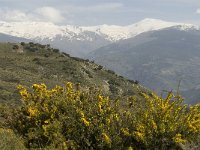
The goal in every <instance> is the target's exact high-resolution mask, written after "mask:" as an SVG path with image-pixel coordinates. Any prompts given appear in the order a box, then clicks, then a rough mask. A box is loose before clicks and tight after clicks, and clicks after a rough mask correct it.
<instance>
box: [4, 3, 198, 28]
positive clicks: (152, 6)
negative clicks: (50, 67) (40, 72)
mask: <svg viewBox="0 0 200 150" xmlns="http://www.w3.org/2000/svg"><path fill="white" fill-rule="evenodd" d="M0 14H1V15H0V21H7V22H13V21H17V22H18V21H19V22H20V21H42V22H52V23H55V24H58V25H68V24H69V25H82V26H91V25H101V24H109V25H129V24H133V23H135V22H138V21H140V20H142V19H145V18H154V19H161V20H165V21H172V22H183V23H192V24H198V25H200V0H0Z"/></svg>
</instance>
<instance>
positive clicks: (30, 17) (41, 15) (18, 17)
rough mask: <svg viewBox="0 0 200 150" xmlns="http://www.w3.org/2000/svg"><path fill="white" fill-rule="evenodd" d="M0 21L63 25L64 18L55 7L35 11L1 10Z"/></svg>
mask: <svg viewBox="0 0 200 150" xmlns="http://www.w3.org/2000/svg"><path fill="white" fill-rule="evenodd" d="M0 14H1V16H0V20H3V21H11V22H12V21H47V22H53V23H61V22H62V21H64V17H63V15H62V14H61V12H60V11H59V10H57V9H55V8H53V7H48V6H46V7H41V8H37V9H35V10H33V11H21V10H10V9H8V8H4V9H0Z"/></svg>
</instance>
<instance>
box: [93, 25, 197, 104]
mask: <svg viewBox="0 0 200 150" xmlns="http://www.w3.org/2000/svg"><path fill="white" fill-rule="evenodd" d="M180 28H181V26H175V27H169V28H165V29H162V30H159V31H151V32H146V33H142V34H140V35H138V36H136V37H134V38H129V39H127V40H123V41H119V42H117V43H113V44H110V45H107V46H105V47H101V48H99V49H97V50H95V51H94V52H92V53H91V54H90V56H89V58H90V59H91V60H95V62H96V63H98V64H101V65H103V66H105V67H107V68H109V69H112V70H114V71H116V72H117V73H118V74H120V75H123V76H125V77H127V78H129V79H134V80H138V81H140V83H141V84H143V85H144V86H146V87H148V88H150V89H151V90H153V91H156V92H158V93H159V94H160V93H163V91H171V90H173V91H176V90H177V89H178V88H179V90H180V92H181V93H182V94H183V95H184V97H185V98H186V101H187V102H188V103H196V102H199V97H200V94H199V90H200V81H199V79H200V44H199V42H200V30H198V29H195V28H191V29H187V30H180ZM179 82H180V86H179ZM178 86H179V87H178ZM192 93H193V94H192ZM191 96H192V97H191Z"/></svg>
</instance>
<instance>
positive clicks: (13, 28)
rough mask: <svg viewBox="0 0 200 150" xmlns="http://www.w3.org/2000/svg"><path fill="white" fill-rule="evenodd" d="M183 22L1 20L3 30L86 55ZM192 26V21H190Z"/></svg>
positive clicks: (82, 55) (0, 27)
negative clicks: (78, 23) (86, 23)
mask: <svg viewBox="0 0 200 150" xmlns="http://www.w3.org/2000/svg"><path fill="white" fill-rule="evenodd" d="M175 25H182V24H181V23H173V22H166V21H162V20H158V19H150V18H147V19H144V20H142V21H140V22H137V23H135V24H132V25H128V26H116V25H99V26H88V27H84V26H72V25H66V26H58V25H55V24H52V23H48V22H11V23H8V22H0V33H3V34H8V35H11V36H15V37H20V38H25V39H28V40H31V41H35V42H38V43H43V44H51V45H52V46H54V47H56V48H59V49H61V50H62V51H65V52H68V53H70V54H71V55H73V56H78V57H84V56H85V55H86V54H88V53H90V52H91V51H93V50H95V49H97V48H100V47H102V46H105V45H108V44H111V43H113V42H116V41H119V40H124V39H128V38H131V37H134V36H136V35H138V34H141V33H143V32H147V31H153V30H159V29H163V28H166V27H172V26H175ZM187 26H188V25H187Z"/></svg>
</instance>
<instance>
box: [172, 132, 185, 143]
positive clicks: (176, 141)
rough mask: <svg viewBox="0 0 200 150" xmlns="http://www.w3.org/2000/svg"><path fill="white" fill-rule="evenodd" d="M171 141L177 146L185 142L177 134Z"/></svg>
mask: <svg viewBox="0 0 200 150" xmlns="http://www.w3.org/2000/svg"><path fill="white" fill-rule="evenodd" d="M173 141H174V142H175V143H177V144H179V143H182V144H184V143H186V142H187V140H184V139H182V135H181V134H180V133H178V134H176V135H175V137H174V138H173Z"/></svg>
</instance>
